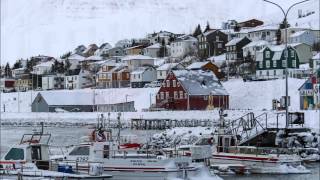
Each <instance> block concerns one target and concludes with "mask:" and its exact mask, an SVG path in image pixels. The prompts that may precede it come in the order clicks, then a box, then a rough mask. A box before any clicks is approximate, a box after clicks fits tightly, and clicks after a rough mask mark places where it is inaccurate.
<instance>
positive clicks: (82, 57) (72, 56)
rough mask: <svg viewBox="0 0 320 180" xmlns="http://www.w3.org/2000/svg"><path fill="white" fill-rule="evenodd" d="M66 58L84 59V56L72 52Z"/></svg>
mask: <svg viewBox="0 0 320 180" xmlns="http://www.w3.org/2000/svg"><path fill="white" fill-rule="evenodd" d="M68 59H74V60H84V59H85V57H84V56H81V55H79V54H72V55H71V56H69V57H68Z"/></svg>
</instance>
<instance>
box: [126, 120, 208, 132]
mask: <svg viewBox="0 0 320 180" xmlns="http://www.w3.org/2000/svg"><path fill="white" fill-rule="evenodd" d="M198 126H201V127H209V126H212V120H210V119H207V120H199V119H184V120H177V119H131V129H136V130H164V129H170V128H174V127H198Z"/></svg>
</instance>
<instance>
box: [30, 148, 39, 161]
mask: <svg viewBox="0 0 320 180" xmlns="http://www.w3.org/2000/svg"><path fill="white" fill-rule="evenodd" d="M31 159H32V160H41V148H40V146H32V147H31Z"/></svg>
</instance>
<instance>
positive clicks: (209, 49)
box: [197, 29, 228, 58]
mask: <svg viewBox="0 0 320 180" xmlns="http://www.w3.org/2000/svg"><path fill="white" fill-rule="evenodd" d="M197 38H198V41H199V56H200V57H201V58H208V57H211V56H218V55H221V54H223V53H225V44H226V43H227V42H228V35H227V34H225V33H223V32H221V31H219V30H216V29H215V30H214V29H213V30H208V31H206V32H205V33H202V34H200V35H199V36H198V37H197Z"/></svg>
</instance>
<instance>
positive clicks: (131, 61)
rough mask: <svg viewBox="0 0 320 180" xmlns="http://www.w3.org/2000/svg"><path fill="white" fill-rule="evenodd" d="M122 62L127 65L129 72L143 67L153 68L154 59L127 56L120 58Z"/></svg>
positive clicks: (142, 56)
mask: <svg viewBox="0 0 320 180" xmlns="http://www.w3.org/2000/svg"><path fill="white" fill-rule="evenodd" d="M122 62H124V63H127V65H128V69H129V71H132V70H134V69H136V68H138V67H141V66H144V65H151V66H154V63H155V59H154V58H152V57H150V56H144V55H129V56H125V57H123V58H122Z"/></svg>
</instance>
